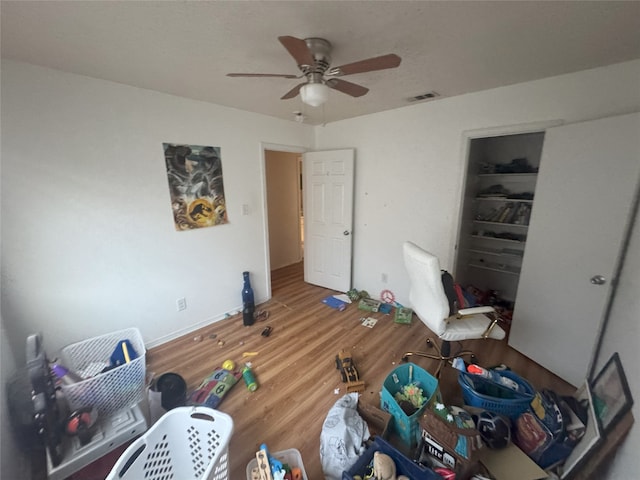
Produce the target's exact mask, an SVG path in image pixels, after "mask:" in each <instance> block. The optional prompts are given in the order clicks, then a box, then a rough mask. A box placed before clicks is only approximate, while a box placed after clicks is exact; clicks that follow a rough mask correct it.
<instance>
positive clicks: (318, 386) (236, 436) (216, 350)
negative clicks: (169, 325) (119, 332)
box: [147, 264, 574, 480]
mask: <svg viewBox="0 0 640 480" xmlns="http://www.w3.org/2000/svg"><path fill="white" fill-rule="evenodd" d="M302 278H303V266H302V264H296V265H291V266H288V267H284V268H282V269H280V270H277V271H274V272H272V277H271V281H272V299H271V300H270V301H268V302H267V303H264V304H262V305H260V306H259V307H258V308H259V309H264V310H267V311H268V312H269V314H270V315H269V318H268V319H267V320H266V321H261V322H257V323H255V324H254V325H253V326H250V327H245V326H243V324H242V318H241V316H234V317H231V318H228V319H225V320H223V321H220V322H217V323H215V324H212V325H210V326H208V327H205V328H202V329H201V330H199V331H196V332H194V333H192V334H189V335H186V336H185V337H182V338H179V339H176V340H174V341H171V342H168V343H166V344H163V345H161V346H159V347H156V348H153V349H150V350H149V351H148V352H147V364H148V365H147V370H148V371H151V372H155V373H156V374H157V375H160V374H162V373H166V372H175V373H178V374H180V375H181V376H182V377H184V379H185V380H186V382H187V385H188V388H189V390H192V389H194V388H196V387H197V386H198V385H199V383H200V382H201V381H202V379H203V378H205V377H206V376H208V375H209V374H210V373H211V372H212V371H213V370H214V369H215V368H217V367H219V366H221V365H222V363H223V362H224V361H225V360H227V359H231V360H233V361H234V362H236V363H237V364H241V363H242V362H243V361H247V360H249V361H251V363H252V366H253V370H254V373H255V376H256V378H257V381H258V383H259V384H260V387H259V388H258V390H257V391H255V392H253V393H251V392H249V391H248V390H247V388H246V387H245V385H244V382H242V380H240V382H239V383H238V384H237V385H236V386H234V387H233V388H232V389H231V391H230V392H229V393H228V394H227V396H226V397H225V398H224V399H223V401H222V403H221V404H220V406H219V410H221V411H223V412H226V413H228V414H229V415H231V416H232V417H233V421H234V433H233V436H232V438H231V442H230V448H229V456H230V465H231V473H230V476H229V478H232V479H233V480H242V479H244V478H246V473H245V472H246V466H247V464H248V463H249V461H250V460H252V458H254V455H255V452H256V450H258V447H259V445H260V444H261V443H266V444H267V446H268V447H269V449H270V450H271V451H273V452H275V451H279V450H285V449H289V448H296V449H298V450H299V451H300V453H301V454H302V458H303V462H304V467H305V469H306V472H307V476H308V477H309V479H310V480H318V479H321V478H324V475H323V473H322V467H321V464H320V456H319V448H320V432H321V430H322V424H323V422H324V419H325V417H326V414H327V412H328V411H329V409H330V408H331V406H332V405H333V404H334V403H335V402H336V400H338V398H340V397H341V396H342V395H344V394H345V393H346V392H345V388H344V384H343V383H341V379H340V374H339V373H338V371H337V370H336V366H335V355H336V354H337V353H338V351H339V350H340V349H343V348H347V349H350V350H351V353H352V356H353V358H354V361H355V364H356V366H357V368H358V370H359V372H360V376H361V377H362V378H363V379H364V380H365V382H366V390H365V392H364V393H363V394H362V396H361V401H364V402H366V403H370V404H372V405H375V406H378V407H379V405H380V395H379V394H380V390H381V388H382V383H383V381H384V379H385V377H386V376H387V374H388V373H389V372H390V371H391V370H392V369H393V368H395V367H396V366H397V365H398V364H399V363H400V362H401V359H402V356H403V353H404V352H405V351H407V350H424V349H425V347H424V344H425V343H424V342H425V338H426V337H427V336H428V335H429V334H430V332H429V330H428V329H427V328H426V327H425V326H424V325H423V324H422V323H421V322H420V321H419V320H418V319H417V318H416V317H415V316H414V320H413V322H412V324H411V325H402V324H396V323H394V322H393V319H392V317H391V316H386V315H383V314H379V313H374V314H370V315H368V314H367V313H366V312H363V311H361V310H358V308H357V306H356V305H355V304H352V305H350V306H349V307H348V308H347V309H346V310H345V311H343V312H340V311H337V310H334V309H332V308H330V307H328V306H326V305H324V304H323V303H322V299H323V298H325V297H326V296H328V295H330V294H335V293H336V292H333V291H331V290H326V289H324V288H320V287H316V286H313V285H309V284H306V283H304V282H303V280H302ZM363 316H372V317H374V318H377V319H378V323H377V324H376V325H375V327H374V328H371V329H370V328H366V327H364V326H362V325H361V324H360V319H361V318H362V317H363ZM266 326H271V327H272V333H271V335H270V336H269V337H263V336H261V332H262V330H263V329H264V328H265V327H266ZM213 334H215V337H216V338H215V339H212V338H210V336H211V335H213ZM219 341H220V342H221V343H222V342H224V344H223V345H219V344H218V342H219ZM464 347H466V348H470V349H472V350H474V351H475V352H476V354H477V356H478V359H479V362H480V364H481V365H484V366H492V365H497V364H501V363H504V364H506V365H508V366H509V367H511V369H512V370H514V371H515V372H517V373H519V374H520V375H522V376H524V377H525V378H527V379H528V380H529V381H530V382H531V383H532V384H533V385H534V386H535V387H536V388H538V389H541V388H551V389H553V390H555V391H557V392H558V393H560V394H570V393H572V392H573V390H574V388H573V387H572V386H571V385H568V384H566V383H565V382H563V381H562V380H561V379H559V378H558V377H556V376H555V375H553V374H551V373H549V372H548V371H546V370H545V369H543V368H542V367H540V366H539V365H537V364H535V363H533V362H532V361H530V360H528V359H527V358H526V357H524V356H522V355H520V354H519V353H517V352H516V351H514V350H513V349H511V348H510V347H508V346H507V345H506V343H505V342H500V341H496V340H475V341H467V342H464ZM244 352H257V355H255V356H253V357H247V358H243V353H244ZM412 361H413V362H414V363H416V364H418V365H420V366H422V367H423V368H425V369H426V370H428V371H430V372H434V371H435V362H434V361H432V360H428V359H423V358H418V357H412ZM456 379H457V376H456V372H455V370H453V369H451V368H447V369H445V371H444V374H443V375H442V377H441V379H440V389H441V392H442V395H443V400H444V401H445V402H446V403H447V404H462V403H461V402H462V395H461V391H460V387H459V385H458V384H457V380H456ZM336 391H337V392H338V393H336Z"/></svg>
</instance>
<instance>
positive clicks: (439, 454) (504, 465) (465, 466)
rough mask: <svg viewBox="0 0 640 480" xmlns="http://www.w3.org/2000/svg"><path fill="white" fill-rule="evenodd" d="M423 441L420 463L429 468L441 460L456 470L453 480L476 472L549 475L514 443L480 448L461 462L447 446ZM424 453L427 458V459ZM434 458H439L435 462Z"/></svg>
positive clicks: (537, 478)
mask: <svg viewBox="0 0 640 480" xmlns="http://www.w3.org/2000/svg"><path fill="white" fill-rule="evenodd" d="M427 442H428V443H427ZM425 444H426V445H425V446H424V450H425V453H423V455H422V456H421V457H420V462H421V463H423V464H424V463H426V464H427V465H429V466H431V468H436V467H437V466H438V463H440V464H441V465H443V466H445V467H446V468H450V469H452V470H454V471H455V472H456V480H468V479H469V478H471V477H472V476H473V475H474V474H478V473H479V474H483V473H484V474H485V475H487V474H488V475H490V476H491V477H492V478H495V479H496V480H542V479H546V478H548V474H547V472H545V471H544V470H542V469H541V468H540V467H539V466H538V465H537V464H536V463H535V462H534V461H533V460H531V459H530V458H529V457H528V456H527V455H526V454H525V453H524V452H523V451H522V450H520V449H519V448H518V447H517V446H515V445H514V444H513V443H510V444H509V445H508V446H507V447H505V448H503V449H501V450H492V449H490V448H483V449H481V450H480V451H479V452H478V455H477V457H476V459H475V460H474V461H472V462H466V461H462V462H461V461H460V457H457V456H453V455H451V454H449V453H447V449H446V448H445V447H444V446H443V445H440V444H439V443H438V442H437V441H435V440H433V439H431V440H426V441H425ZM425 454H428V455H429V457H430V459H429V460H427V461H426V462H425V459H424V455H425ZM434 459H436V460H437V459H440V460H439V461H437V462H436V461H434ZM452 463H453V465H452Z"/></svg>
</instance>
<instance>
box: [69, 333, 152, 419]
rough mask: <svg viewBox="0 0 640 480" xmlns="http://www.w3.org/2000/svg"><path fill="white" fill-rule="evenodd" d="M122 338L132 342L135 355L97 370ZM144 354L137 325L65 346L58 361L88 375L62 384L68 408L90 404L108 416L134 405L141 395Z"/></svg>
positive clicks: (143, 377)
mask: <svg viewBox="0 0 640 480" xmlns="http://www.w3.org/2000/svg"><path fill="white" fill-rule="evenodd" d="M123 340H129V341H130V342H131V346H132V347H133V348H134V350H135V351H136V353H137V355H138V356H137V357H136V358H135V359H134V360H131V362H129V363H125V364H124V365H120V366H119V367H116V368H114V369H111V370H108V371H106V372H104V373H99V372H100V371H101V370H102V369H103V368H104V367H105V366H108V365H109V359H110V358H111V354H112V353H113V352H114V350H115V349H116V347H117V346H118V345H119V343H120V342H121V341H123ZM145 355H146V350H145V348H144V342H143V341H142V336H141V335H140V331H139V330H138V329H137V328H127V329H124V330H119V331H116V332H112V333H108V334H105V335H101V336H98V337H94V338H90V339H88V340H83V341H81V342H77V343H73V344H71V345H68V346H66V347H64V348H63V349H62V351H61V355H60V360H61V363H62V364H63V365H64V366H66V367H67V368H70V369H71V370H73V371H74V372H76V373H78V374H80V375H82V376H83V377H87V376H89V375H91V377H90V378H87V379H86V380H83V381H81V382H77V383H74V384H71V385H63V386H62V391H63V393H64V396H65V398H66V400H67V401H68V402H69V406H70V407H71V409H72V410H73V409H78V408H82V407H89V406H93V407H95V408H96V409H97V410H98V415H99V416H108V415H110V414H112V413H114V412H116V411H118V410H121V409H123V408H128V407H132V406H134V405H136V404H137V403H138V402H140V401H141V400H142V399H143V398H144V391H145V388H144V387H145Z"/></svg>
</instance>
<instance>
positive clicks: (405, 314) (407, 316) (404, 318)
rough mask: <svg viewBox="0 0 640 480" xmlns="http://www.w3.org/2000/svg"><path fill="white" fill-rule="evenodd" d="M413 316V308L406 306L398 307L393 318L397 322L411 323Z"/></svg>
mask: <svg viewBox="0 0 640 480" xmlns="http://www.w3.org/2000/svg"><path fill="white" fill-rule="evenodd" d="M412 318H413V310H411V309H410V308H406V307H396V314H395V317H394V319H393V321H394V322H396V323H406V324H409V323H411V319H412Z"/></svg>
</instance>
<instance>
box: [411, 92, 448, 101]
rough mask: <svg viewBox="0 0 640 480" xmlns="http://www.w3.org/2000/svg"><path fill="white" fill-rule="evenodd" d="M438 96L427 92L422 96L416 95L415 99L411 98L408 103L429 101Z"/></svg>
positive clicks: (435, 93)
mask: <svg viewBox="0 0 640 480" xmlns="http://www.w3.org/2000/svg"><path fill="white" fill-rule="evenodd" d="M439 96H440V94H438V93H437V92H433V91H431V92H427V93H423V94H422V95H416V96H415V97H411V98H409V101H410V102H419V101H421V100H431V99H432V98H436V97H439Z"/></svg>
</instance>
